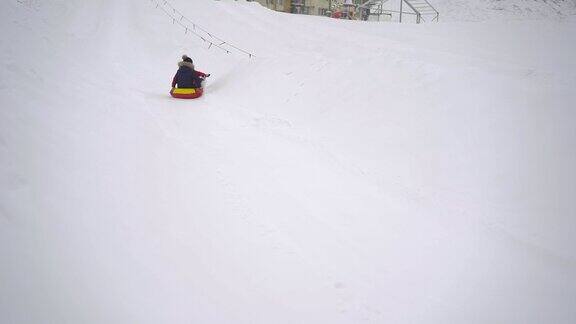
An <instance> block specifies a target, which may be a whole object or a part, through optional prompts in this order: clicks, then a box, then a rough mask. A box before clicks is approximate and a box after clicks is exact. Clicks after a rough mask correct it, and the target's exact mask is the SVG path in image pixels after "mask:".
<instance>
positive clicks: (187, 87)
mask: <svg viewBox="0 0 576 324" xmlns="http://www.w3.org/2000/svg"><path fill="white" fill-rule="evenodd" d="M209 76H210V74H206V73H204V72H200V71H196V69H195V68H194V63H193V62H192V59H191V58H189V57H188V56H187V55H182V61H181V62H178V71H177V72H176V75H174V78H173V79H172V91H170V94H171V95H172V97H174V98H181V99H194V98H198V97H200V96H201V95H202V93H203V91H204V90H203V85H202V83H203V81H204V79H206V78H207V77H209Z"/></svg>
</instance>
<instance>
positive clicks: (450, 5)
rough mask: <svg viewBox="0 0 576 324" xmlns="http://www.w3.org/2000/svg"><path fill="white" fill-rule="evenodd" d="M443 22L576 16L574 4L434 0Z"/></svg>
mask: <svg viewBox="0 0 576 324" xmlns="http://www.w3.org/2000/svg"><path fill="white" fill-rule="evenodd" d="M431 3H432V4H433V6H434V7H435V8H436V9H437V10H438V11H439V12H440V13H441V17H442V21H487V20H500V21H503V20H527V19H563V18H566V17H571V16H574V15H576V1H574V0H433V1H431Z"/></svg>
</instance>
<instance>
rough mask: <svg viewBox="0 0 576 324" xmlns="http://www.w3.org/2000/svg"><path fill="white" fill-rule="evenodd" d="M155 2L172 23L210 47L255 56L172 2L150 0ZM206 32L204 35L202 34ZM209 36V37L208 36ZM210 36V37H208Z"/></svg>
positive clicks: (250, 56) (228, 52)
mask: <svg viewBox="0 0 576 324" xmlns="http://www.w3.org/2000/svg"><path fill="white" fill-rule="evenodd" d="M150 1H151V2H152V3H153V4H156V8H157V9H160V10H161V11H162V12H163V13H164V14H165V15H166V16H168V17H169V18H170V19H172V24H178V25H180V26H181V27H182V28H184V34H186V35H187V34H188V33H190V35H193V36H196V37H197V38H199V39H201V40H202V41H204V42H207V43H208V44H209V46H208V49H210V48H212V46H214V47H216V48H218V49H220V50H222V51H224V52H226V53H227V54H230V53H231V52H232V51H236V52H239V53H242V54H244V55H247V56H248V57H249V58H252V57H255V56H254V54H252V53H250V52H248V51H246V50H243V49H241V48H239V47H237V46H235V45H233V44H230V43H229V42H227V41H225V40H224V39H222V38H220V37H218V36H216V35H214V34H213V33H211V32H209V31H208V30H207V29H205V28H203V27H201V26H199V25H198V24H197V23H195V22H193V21H192V20H190V19H188V18H187V17H186V16H184V14H182V13H181V12H180V11H178V10H177V9H176V8H175V7H174V6H172V4H170V3H169V2H168V1H167V0H150ZM186 22H188V23H189V24H191V25H192V28H190V27H189V25H188V24H186ZM202 34H204V35H205V36H204V35H202ZM206 36H207V37H206ZM208 38H209V39H208Z"/></svg>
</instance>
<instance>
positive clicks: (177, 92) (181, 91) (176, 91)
mask: <svg viewBox="0 0 576 324" xmlns="http://www.w3.org/2000/svg"><path fill="white" fill-rule="evenodd" d="M202 93H204V89H202V88H172V90H171V91H170V95H171V96H172V97H174V98H178V99H196V98H198V97H200V96H201V95H202Z"/></svg>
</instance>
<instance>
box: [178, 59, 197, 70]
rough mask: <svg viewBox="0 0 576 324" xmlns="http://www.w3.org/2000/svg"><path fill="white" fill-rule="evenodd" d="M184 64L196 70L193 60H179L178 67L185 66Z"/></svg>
mask: <svg viewBox="0 0 576 324" xmlns="http://www.w3.org/2000/svg"><path fill="white" fill-rule="evenodd" d="M183 66H185V67H188V68H190V69H192V70H194V63H192V62H184V61H181V62H178V67H183Z"/></svg>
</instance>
